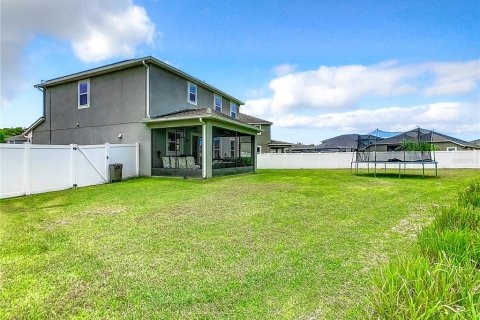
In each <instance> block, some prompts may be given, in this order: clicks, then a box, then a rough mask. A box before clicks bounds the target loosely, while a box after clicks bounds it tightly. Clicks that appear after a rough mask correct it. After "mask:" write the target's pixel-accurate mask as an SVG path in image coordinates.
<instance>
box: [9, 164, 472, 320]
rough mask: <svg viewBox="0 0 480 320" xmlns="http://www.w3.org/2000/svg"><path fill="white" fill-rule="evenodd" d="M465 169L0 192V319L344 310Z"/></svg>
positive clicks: (450, 195)
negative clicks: (1, 195) (0, 195)
mask: <svg viewBox="0 0 480 320" xmlns="http://www.w3.org/2000/svg"><path fill="white" fill-rule="evenodd" d="M429 174H431V172H429ZM473 177H480V171H478V170H477V171H474V170H450V171H449V170H440V178H438V179H435V178H425V179H422V178H421V176H407V177H402V178H401V179H398V177H397V176H396V175H395V174H394V173H393V174H392V175H391V176H380V177H377V178H373V177H371V176H354V175H352V174H351V173H350V171H349V170H291V171H287V170H271V171H261V172H260V173H259V174H256V175H242V176H234V177H224V178H215V179H211V180H184V179H173V178H151V179H148V178H141V179H133V180H129V181H125V182H122V183H116V184H108V185H101V186H93V187H87V188H79V189H76V190H66V191H61V192H53V193H48V194H42V195H35V196H29V197H23V198H16V199H6V200H2V201H0V210H1V211H0V212H1V214H0V318H52V317H53V318H62V319H63V318H119V317H126V318H145V319H149V318H215V317H219V318H249V319H252V318H257V319H258V318H270V319H271V318H288V319H291V318H302V319H311V318H313V319H315V318H322V319H323V318H326V319H338V318H340V319H342V318H355V316H356V315H357V314H359V313H357V312H358V309H359V308H361V306H362V298H363V296H364V293H365V290H366V289H365V287H366V285H367V283H368V281H369V279H370V275H371V274H372V272H373V270H374V269H375V268H377V267H378V266H379V265H381V264H384V263H386V262H387V261H388V259H389V257H393V256H395V255H397V253H404V252H406V251H409V250H412V247H413V246H414V243H415V242H414V240H415V232H416V230H418V228H419V227H420V226H421V225H423V224H425V223H428V222H429V221H430V219H431V217H432V215H433V213H434V210H435V208H436V207H437V206H439V205H443V204H449V203H452V202H453V201H454V199H455V196H456V193H457V191H458V190H459V188H461V187H463V186H465V185H466V184H467V182H468V181H469V180H470V178H473Z"/></svg>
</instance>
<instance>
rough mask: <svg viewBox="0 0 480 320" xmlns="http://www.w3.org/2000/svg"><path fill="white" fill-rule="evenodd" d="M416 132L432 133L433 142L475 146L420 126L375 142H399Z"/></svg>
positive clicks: (412, 136) (413, 137)
mask: <svg viewBox="0 0 480 320" xmlns="http://www.w3.org/2000/svg"><path fill="white" fill-rule="evenodd" d="M418 133H420V134H429V133H432V137H431V141H432V142H434V143H435V142H452V143H455V144H458V145H460V146H462V147H470V148H476V147H477V146H475V145H474V144H473V143H470V142H467V141H464V140H461V139H457V138H454V137H451V136H448V135H446V134H443V133H440V132H435V131H430V130H426V129H422V128H417V129H413V130H410V131H406V132H403V133H400V134H398V135H396V136H393V137H391V138H386V139H382V141H380V142H377V144H387V145H388V144H390V145H391V144H401V143H402V142H403V141H404V140H409V139H416V138H417V135H418Z"/></svg>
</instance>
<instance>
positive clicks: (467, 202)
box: [458, 180, 480, 208]
mask: <svg viewBox="0 0 480 320" xmlns="http://www.w3.org/2000/svg"><path fill="white" fill-rule="evenodd" d="M458 203H459V205H461V206H467V207H468V206H472V207H476V208H479V207H480V180H475V181H473V182H472V183H470V184H469V185H468V187H467V188H466V189H465V190H464V191H463V192H461V193H460V194H459V196H458Z"/></svg>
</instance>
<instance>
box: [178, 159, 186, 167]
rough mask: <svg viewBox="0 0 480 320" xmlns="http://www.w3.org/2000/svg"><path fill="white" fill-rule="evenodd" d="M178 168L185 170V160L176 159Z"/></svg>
mask: <svg viewBox="0 0 480 320" xmlns="http://www.w3.org/2000/svg"><path fill="white" fill-rule="evenodd" d="M178 168H179V169H187V159H185V157H179V158H178Z"/></svg>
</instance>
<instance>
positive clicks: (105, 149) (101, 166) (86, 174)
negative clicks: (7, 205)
mask: <svg viewBox="0 0 480 320" xmlns="http://www.w3.org/2000/svg"><path fill="white" fill-rule="evenodd" d="M138 152H139V145H138V143H136V144H109V143H106V144H102V145H85V146H79V145H75V144H71V145H39V144H28V143H26V144H16V145H15V144H0V198H8V197H15V196H21V195H29V194H34V193H42V192H48V191H54V190H63V189H68V188H72V187H77V186H78V187H82V186H89V185H94V184H101V183H106V182H108V181H109V178H110V177H109V164H111V163H122V164H123V171H122V176H123V178H129V177H138V174H139V153H138Z"/></svg>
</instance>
